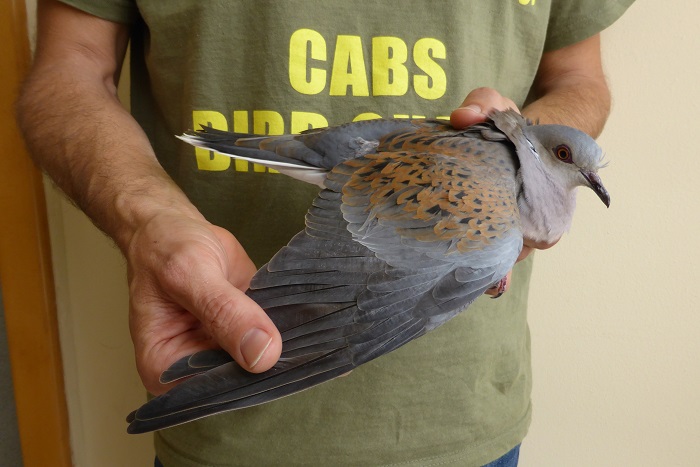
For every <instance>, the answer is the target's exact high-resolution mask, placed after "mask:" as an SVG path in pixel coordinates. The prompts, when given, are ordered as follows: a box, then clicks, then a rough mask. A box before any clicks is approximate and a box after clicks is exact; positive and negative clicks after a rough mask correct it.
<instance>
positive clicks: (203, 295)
mask: <svg viewBox="0 0 700 467" xmlns="http://www.w3.org/2000/svg"><path fill="white" fill-rule="evenodd" d="M213 282H214V281H206V282H204V283H206V284H207V289H208V290H206V291H200V292H195V294H196V296H195V297H196V298H195V300H194V302H193V303H192V307H191V308H190V311H191V312H192V313H193V314H194V315H195V316H197V317H198V318H199V319H200V321H201V322H202V324H203V326H204V327H205V329H206V330H207V331H208V332H209V334H210V335H211V336H212V337H213V338H214V340H215V341H216V342H217V343H218V344H219V345H220V346H221V347H222V348H223V349H224V350H226V351H227V352H228V353H229V354H230V355H231V356H232V357H233V359H234V360H236V362H238V364H239V365H241V366H242V367H243V368H244V369H246V370H248V371H251V372H253V373H261V372H263V371H265V370H268V369H270V368H271V367H272V366H273V365H274V364H275V363H276V362H277V360H278V359H279V356H280V353H281V352H282V338H281V337H280V334H279V331H277V328H276V327H275V325H274V324H273V323H272V321H271V320H270V318H269V317H268V316H267V314H265V312H264V311H263V310H262V308H260V307H259V306H258V304H257V303H255V302H254V301H253V300H251V299H250V298H249V297H248V296H247V295H246V294H245V293H243V292H241V291H240V290H238V289H237V288H235V287H234V286H232V285H231V284H230V283H229V282H228V281H225V280H220V281H217V283H213Z"/></svg>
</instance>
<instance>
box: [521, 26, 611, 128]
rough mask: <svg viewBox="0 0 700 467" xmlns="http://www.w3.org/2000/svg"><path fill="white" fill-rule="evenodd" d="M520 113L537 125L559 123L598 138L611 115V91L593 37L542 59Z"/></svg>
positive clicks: (598, 40)
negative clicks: (527, 102)
mask: <svg viewBox="0 0 700 467" xmlns="http://www.w3.org/2000/svg"><path fill="white" fill-rule="evenodd" d="M532 97H533V98H534V100H533V101H532V102H531V103H530V104H529V105H527V106H526V107H525V108H524V109H523V114H524V115H525V116H527V117H529V118H531V119H533V120H539V121H540V123H558V124H562V125H568V126H572V127H575V128H578V129H580V130H582V131H585V132H586V133H588V134H589V135H591V136H593V137H597V136H599V135H600V133H601V132H602V131H603V126H604V125H605V121H606V120H607V118H608V114H609V113H610V91H609V90H608V86H607V83H606V81H605V75H604V73H603V68H602V64H601V57H600V36H599V35H595V36H593V37H590V38H588V39H586V40H584V41H581V42H579V43H576V44H573V45H570V46H568V47H565V48H563V49H559V50H555V51H551V52H547V53H545V54H544V55H543V56H542V60H541V62H540V66H539V69H538V72H537V76H536V78H535V83H534V85H533V89H532Z"/></svg>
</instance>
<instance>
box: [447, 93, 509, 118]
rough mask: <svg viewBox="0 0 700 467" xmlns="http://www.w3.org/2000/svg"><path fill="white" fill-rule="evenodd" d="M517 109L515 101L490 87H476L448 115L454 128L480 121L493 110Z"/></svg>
mask: <svg viewBox="0 0 700 467" xmlns="http://www.w3.org/2000/svg"><path fill="white" fill-rule="evenodd" d="M509 108H512V109H514V110H518V107H517V106H516V105H515V103H514V102H513V101H512V100H510V99H508V98H506V97H503V96H502V95H501V94H500V93H499V92H498V91H496V90H495V89H492V88H477V89H474V90H473V91H472V92H470V93H469V95H467V97H466V99H464V102H462V105H460V106H459V108H458V109H455V110H454V111H453V112H452V114H451V115H450V123H451V124H452V126H453V127H455V128H466V127H468V126H470V125H474V124H475V123H481V122H483V121H484V120H486V117H488V115H489V114H490V113H491V112H492V111H494V110H506V109H509Z"/></svg>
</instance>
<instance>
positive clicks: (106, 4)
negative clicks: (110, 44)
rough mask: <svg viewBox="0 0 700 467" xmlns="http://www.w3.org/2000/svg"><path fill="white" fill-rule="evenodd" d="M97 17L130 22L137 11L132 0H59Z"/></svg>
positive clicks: (134, 18) (125, 22)
mask: <svg viewBox="0 0 700 467" xmlns="http://www.w3.org/2000/svg"><path fill="white" fill-rule="evenodd" d="M59 1H60V2H62V3H65V4H66V5H70V6H72V7H73V8H77V9H78V10H80V11H84V12H85V13H89V14H91V15H93V16H97V17H98V18H102V19H106V20H107V21H113V22H115V23H122V24H131V23H133V22H134V20H136V18H138V16H139V11H138V7H137V6H136V2H135V1H134V0H95V1H90V0H59Z"/></svg>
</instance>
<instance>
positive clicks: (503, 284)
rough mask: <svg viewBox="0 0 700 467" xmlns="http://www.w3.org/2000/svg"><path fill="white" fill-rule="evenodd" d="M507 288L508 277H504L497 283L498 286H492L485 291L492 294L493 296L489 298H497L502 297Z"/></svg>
mask: <svg viewBox="0 0 700 467" xmlns="http://www.w3.org/2000/svg"><path fill="white" fill-rule="evenodd" d="M507 288H508V276H505V277H504V278H503V279H501V280H500V281H498V284H496V285H494V286H493V287H491V288H490V289H488V290H487V293H488V292H493V296H492V297H491V298H498V297H500V296H501V295H503V294H504V293H505V291H506V289H507Z"/></svg>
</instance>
